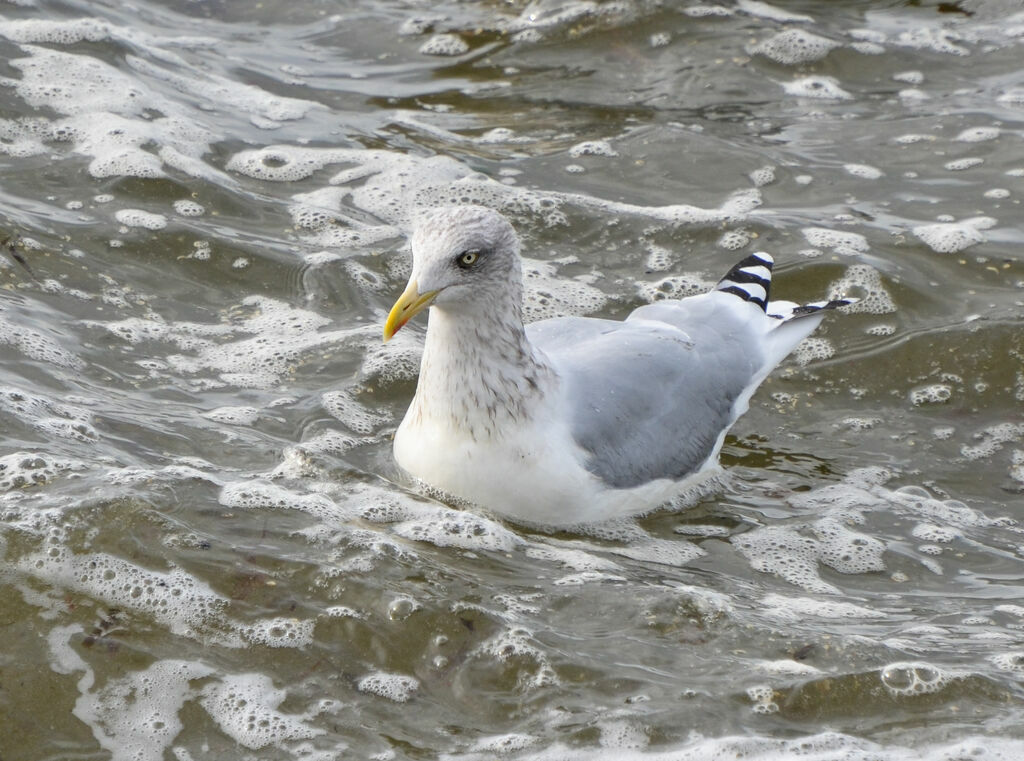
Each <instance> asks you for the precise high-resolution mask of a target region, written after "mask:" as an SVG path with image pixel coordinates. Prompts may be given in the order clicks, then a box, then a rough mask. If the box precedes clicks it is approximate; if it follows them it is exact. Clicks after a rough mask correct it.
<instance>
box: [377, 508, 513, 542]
mask: <svg viewBox="0 0 1024 761" xmlns="http://www.w3.org/2000/svg"><path fill="white" fill-rule="evenodd" d="M417 512H418V513H419V515H417V516H416V517H415V518H412V519H411V520H406V521H402V522H401V523H396V524H394V525H393V526H392V527H391V530H392V531H393V532H394V533H395V534H396V535H397V536H402V537H405V538H407V539H412V540H415V541H419V542H428V543H430V544H433V545H435V546H436V547H459V548H462V549H467V550H479V551H481V552H509V551H511V550H512V549H514V548H515V547H517V546H519V545H521V544H522V543H523V540H522V539H520V538H519V536H517V535H516V534H514V533H513V532H511V531H509V530H508V529H507V528H505V527H504V526H502V525H501V524H500V523H497V522H496V521H492V520H490V519H488V518H485V517H483V516H481V515H477V514H476V513H473V512H469V511H463V510H452V509H450V508H446V507H440V506H436V507H435V506H429V505H424V506H423V507H422V508H421V509H420V510H418V511H417Z"/></svg>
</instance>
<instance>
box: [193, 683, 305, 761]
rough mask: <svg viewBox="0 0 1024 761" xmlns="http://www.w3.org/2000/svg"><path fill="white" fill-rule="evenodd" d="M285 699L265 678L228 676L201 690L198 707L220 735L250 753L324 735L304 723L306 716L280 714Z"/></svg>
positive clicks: (283, 693)
mask: <svg viewBox="0 0 1024 761" xmlns="http://www.w3.org/2000/svg"><path fill="white" fill-rule="evenodd" d="M287 697H288V693H287V692H285V691H284V690H281V689H277V688H275V687H274V683H273V681H272V680H271V678H270V677H269V676H267V675H266V674H256V673H251V674H227V675H225V676H223V677H222V678H221V680H220V681H218V682H214V683H212V684H208V685H206V686H205V687H204V688H203V689H202V692H201V697H200V700H199V703H200V705H202V707H203V708H204V709H206V712H207V713H209V715H210V717H211V718H212V719H213V720H214V721H215V722H216V723H217V725H218V726H219V727H220V729H221V731H222V732H224V733H225V734H226V735H227V736H228V737H230V738H231V739H232V740H234V741H235V742H237V743H238V744H239V745H241V746H243V747H245V748H250V749H252V750H259V749H260V748H265V747H267V746H268V745H280V744H281V743H283V742H286V741H288V740H306V739H309V738H312V737H317V736H318V735H322V734H324V732H325V730H323V729H320V728H318V727H313V726H311V725H310V724H308V723H306V720H307V719H309V718H310V716H309V714H291V713H283V712H282V711H281V710H280V706H281V704H282V703H283V702H284V701H285V700H286V699H287Z"/></svg>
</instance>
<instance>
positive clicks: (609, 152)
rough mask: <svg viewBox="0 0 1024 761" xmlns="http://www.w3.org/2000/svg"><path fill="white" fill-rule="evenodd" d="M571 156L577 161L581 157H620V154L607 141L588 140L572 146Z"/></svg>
mask: <svg viewBox="0 0 1024 761" xmlns="http://www.w3.org/2000/svg"><path fill="white" fill-rule="evenodd" d="M569 155H570V156H572V157H573V158H574V159H576V158H579V157H580V156H618V155H619V152H618V151H616V150H615V149H614V148H612V144H611V143H609V142H608V141H607V140H587V141H585V142H582V143H576V145H574V146H572V147H571V148H570V149H569Z"/></svg>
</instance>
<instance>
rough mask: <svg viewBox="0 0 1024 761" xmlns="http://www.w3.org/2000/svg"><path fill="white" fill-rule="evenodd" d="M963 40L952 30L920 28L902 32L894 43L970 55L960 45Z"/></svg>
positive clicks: (937, 51)
mask: <svg viewBox="0 0 1024 761" xmlns="http://www.w3.org/2000/svg"><path fill="white" fill-rule="evenodd" d="M962 39H963V38H962V37H961V36H960V35H959V34H958V33H957V32H955V31H953V30H951V29H944V28H937V27H928V26H919V27H915V28H914V29H912V30H907V31H903V32H900V33H899V34H898V35H897V36H896V38H895V39H894V40H893V42H894V43H895V44H897V45H902V46H904V47H909V48H916V49H918V50H932V51H934V52H936V53H946V54H947V55H957V56H964V55H970V52H971V51H970V50H968V49H967V48H966V47H964V46H963V45H960V44H958V43H959V42H961V41H962Z"/></svg>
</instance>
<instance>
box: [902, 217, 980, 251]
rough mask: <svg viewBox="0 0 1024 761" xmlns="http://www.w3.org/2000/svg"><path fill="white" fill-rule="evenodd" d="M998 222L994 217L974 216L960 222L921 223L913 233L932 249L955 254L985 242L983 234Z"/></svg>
mask: <svg viewBox="0 0 1024 761" xmlns="http://www.w3.org/2000/svg"><path fill="white" fill-rule="evenodd" d="M995 224H996V220H994V219H993V218H992V217H972V218H970V219H964V220H961V221H960V222H939V223H936V224H933V225H919V226H918V227H915V228H913V233H914V235H916V236H917V237H918V238H920V239H921V240H922V241H924V243H925V244H927V246H928V247H929V248H930V249H932V251H937V252H938V253H940V254H953V253H956V252H958V251H963V250H964V249H965V248H969V247H971V246H974V245H977V244H978V243H983V242H984V241H985V236H984V235H982V234H981V231H982V230H986V229H988V228H989V227H992V226H993V225H995Z"/></svg>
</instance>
